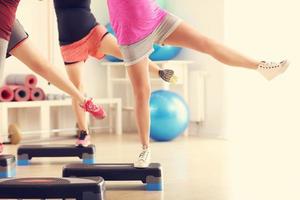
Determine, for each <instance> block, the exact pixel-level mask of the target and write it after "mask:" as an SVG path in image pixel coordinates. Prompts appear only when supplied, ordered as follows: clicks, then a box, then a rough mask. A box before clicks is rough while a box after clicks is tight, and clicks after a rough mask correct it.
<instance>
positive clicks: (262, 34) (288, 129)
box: [224, 0, 300, 200]
mask: <svg viewBox="0 0 300 200" xmlns="http://www.w3.org/2000/svg"><path fill="white" fill-rule="evenodd" d="M225 5H226V6H225V8H226V9H225V22H226V23H225V24H226V42H227V43H229V44H230V45H231V46H233V47H235V48H236V49H239V50H241V51H243V52H245V53H247V54H249V55H252V56H254V57H255V58H258V59H267V60H275V61H279V60H281V59H283V58H288V59H290V60H291V62H292V64H291V66H290V68H289V69H288V71H287V72H286V73H285V74H284V76H281V77H278V78H277V79H276V80H274V81H272V82H267V81H265V80H264V79H263V78H262V77H260V76H259V75H258V74H257V73H255V72H251V71H246V70H239V69H227V70H226V71H225V78H224V79H225V90H224V91H225V92H224V94H225V98H226V101H225V104H224V108H225V110H224V111H225V112H224V120H225V123H224V124H226V127H225V128H224V133H225V134H226V135H227V137H228V138H229V140H230V142H231V158H232V159H231V161H232V162H231V163H230V164H231V167H230V168H231V172H232V174H231V177H232V183H231V184H230V185H232V186H233V188H232V189H233V190H232V191H233V193H232V194H233V196H232V198H231V199H237V200H238V199H243V200H248V199H249V200H250V199H256V200H260V199H274V200H277V199H299V192H298V191H299V190H298V188H296V187H297V186H298V185H299V178H300V173H299V166H300V162H299V156H298V152H299V139H300V137H299V133H300V126H299V113H300V104H299V102H300V96H299V89H298V87H299V85H300V79H299V74H300V68H299V67H298V66H299V64H300V59H299V56H298V54H299V52H300V51H299V45H300V39H299V35H300V28H299V26H298V19H300V13H299V5H300V4H299V1H296V0H285V1H272V0H251V1H246V0H225Z"/></svg>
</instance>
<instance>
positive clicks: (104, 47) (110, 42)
mask: <svg viewBox="0 0 300 200" xmlns="http://www.w3.org/2000/svg"><path fill="white" fill-rule="evenodd" d="M99 51H101V52H102V53H104V54H106V55H112V56H114V57H116V58H119V59H123V56H122V54H121V51H120V48H119V46H118V42H117V40H116V38H115V37H114V36H113V35H111V34H108V35H106V36H105V37H104V38H103V40H102V42H101V46H100V47H99ZM149 71H150V73H151V74H154V75H156V76H157V77H158V78H159V77H160V78H162V79H163V80H164V81H166V82H172V83H175V82H176V81H177V77H176V76H175V74H174V71H173V70H168V69H165V70H162V69H161V68H160V67H159V66H158V65H157V64H155V63H153V62H151V61H150V62H149Z"/></svg>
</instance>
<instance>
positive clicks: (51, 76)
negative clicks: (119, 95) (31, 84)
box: [10, 39, 84, 104]
mask: <svg viewBox="0 0 300 200" xmlns="http://www.w3.org/2000/svg"><path fill="white" fill-rule="evenodd" d="M10 53H11V54H12V55H13V56H15V57H16V58H18V59H19V60H20V61H22V62H23V63H24V64H25V65H27V66H28V67H29V68H30V69H31V70H32V71H34V72H36V73H37V74H39V75H41V76H42V77H44V78H45V79H47V80H48V81H49V82H51V83H52V84H53V85H55V86H56V87H58V88H59V89H61V90H63V91H65V92H66V93H68V94H69V95H71V96H72V97H73V98H74V99H76V100H77V101H78V102H80V104H82V103H83V102H84V96H83V95H82V94H81V93H80V92H79V91H78V90H77V89H76V87H75V86H74V85H73V84H72V82H71V81H70V80H69V79H68V78H67V77H65V76H63V75H62V74H61V73H60V72H59V71H58V70H57V69H56V68H55V67H54V66H52V65H51V64H49V62H48V61H47V60H45V59H44V58H42V57H41V56H40V55H39V54H38V51H37V50H36V49H35V48H34V47H33V44H32V43H31V42H30V41H29V39H27V40H26V41H24V42H23V43H22V44H21V45H20V46H18V47H17V48H15V49H13V50H12V51H11V52H10Z"/></svg>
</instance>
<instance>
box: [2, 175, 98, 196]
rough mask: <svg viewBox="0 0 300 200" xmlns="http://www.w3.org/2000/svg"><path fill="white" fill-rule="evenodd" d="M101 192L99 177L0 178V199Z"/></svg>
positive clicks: (96, 194) (81, 194)
mask: <svg viewBox="0 0 300 200" xmlns="http://www.w3.org/2000/svg"><path fill="white" fill-rule="evenodd" d="M103 192H104V180H103V179H102V178H100V177H99V178H98V179H93V180H91V179H88V178H81V179H79V178H15V179H0V199H3V198H13V199H28V198H31V199H46V198H75V199H84V198H82V197H83V195H86V194H95V196H98V197H99V196H100V197H101V196H103ZM93 199H101V198H93ZM87 200H88V199H87Z"/></svg>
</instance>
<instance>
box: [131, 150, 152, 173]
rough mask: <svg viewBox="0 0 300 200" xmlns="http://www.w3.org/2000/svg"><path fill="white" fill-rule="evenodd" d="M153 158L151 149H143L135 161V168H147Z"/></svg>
mask: <svg viewBox="0 0 300 200" xmlns="http://www.w3.org/2000/svg"><path fill="white" fill-rule="evenodd" d="M150 159H151V151H150V149H143V150H142V152H141V153H140V155H139V157H138V160H137V161H136V162H135V163H134V167H135V168H147V167H149V164H150Z"/></svg>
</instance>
